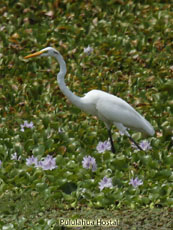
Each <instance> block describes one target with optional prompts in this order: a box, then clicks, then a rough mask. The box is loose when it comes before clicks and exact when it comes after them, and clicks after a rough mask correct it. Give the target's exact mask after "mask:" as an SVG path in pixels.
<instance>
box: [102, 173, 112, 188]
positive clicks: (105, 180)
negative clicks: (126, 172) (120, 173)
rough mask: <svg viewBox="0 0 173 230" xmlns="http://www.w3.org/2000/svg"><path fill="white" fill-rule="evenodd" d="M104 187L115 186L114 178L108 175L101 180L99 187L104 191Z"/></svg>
mask: <svg viewBox="0 0 173 230" xmlns="http://www.w3.org/2000/svg"><path fill="white" fill-rule="evenodd" d="M104 188H113V185H112V179H111V178H107V177H106V176H105V177H104V178H103V179H102V180H101V181H100V182H99V189H100V191H102V190H103V189H104Z"/></svg>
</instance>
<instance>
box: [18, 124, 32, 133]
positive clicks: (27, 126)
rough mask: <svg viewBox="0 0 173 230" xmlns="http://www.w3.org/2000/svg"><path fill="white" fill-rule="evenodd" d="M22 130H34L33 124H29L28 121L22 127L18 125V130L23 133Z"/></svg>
mask: <svg viewBox="0 0 173 230" xmlns="http://www.w3.org/2000/svg"><path fill="white" fill-rule="evenodd" d="M24 128H29V129H32V128H34V124H33V122H32V121H31V122H30V123H29V122H28V121H24V123H23V125H20V130H21V131H22V132H24V131H25V129H24Z"/></svg>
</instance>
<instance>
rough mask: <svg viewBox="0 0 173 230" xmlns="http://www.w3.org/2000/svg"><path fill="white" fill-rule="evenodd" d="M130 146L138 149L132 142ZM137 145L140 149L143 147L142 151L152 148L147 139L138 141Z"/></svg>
mask: <svg viewBox="0 0 173 230" xmlns="http://www.w3.org/2000/svg"><path fill="white" fill-rule="evenodd" d="M132 146H133V148H134V149H136V150H137V151H139V149H138V148H137V146H136V145H135V144H134V143H132ZM139 146H140V147H141V149H143V150H144V151H147V150H150V149H152V147H151V144H150V142H149V141H147V140H143V141H141V142H140V143H139Z"/></svg>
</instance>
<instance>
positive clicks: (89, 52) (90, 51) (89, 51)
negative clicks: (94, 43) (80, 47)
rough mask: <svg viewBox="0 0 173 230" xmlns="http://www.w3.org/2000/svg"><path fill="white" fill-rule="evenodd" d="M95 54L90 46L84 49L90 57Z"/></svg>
mask: <svg viewBox="0 0 173 230" xmlns="http://www.w3.org/2000/svg"><path fill="white" fill-rule="evenodd" d="M92 52H93V48H92V47H90V46H89V45H88V47H86V48H84V53H85V54H87V55H90V54H91V53H92Z"/></svg>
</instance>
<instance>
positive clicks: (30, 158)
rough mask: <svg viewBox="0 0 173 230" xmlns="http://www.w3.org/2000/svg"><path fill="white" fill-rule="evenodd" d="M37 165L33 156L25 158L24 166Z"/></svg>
mask: <svg viewBox="0 0 173 230" xmlns="http://www.w3.org/2000/svg"><path fill="white" fill-rule="evenodd" d="M33 164H34V165H35V166H36V165H37V164H38V159H37V157H34V156H33V155H32V156H31V157H28V158H26V165H28V166H29V165H33Z"/></svg>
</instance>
